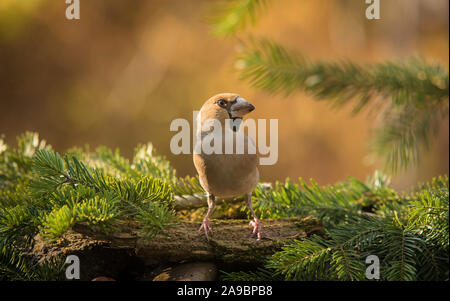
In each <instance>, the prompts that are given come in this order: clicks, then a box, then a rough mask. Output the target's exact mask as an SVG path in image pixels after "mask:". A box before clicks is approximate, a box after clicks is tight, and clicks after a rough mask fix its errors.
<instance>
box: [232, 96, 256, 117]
mask: <svg viewBox="0 0 450 301" xmlns="http://www.w3.org/2000/svg"><path fill="white" fill-rule="evenodd" d="M254 109H255V107H254V106H253V105H252V104H251V103H249V102H248V101H246V100H245V99H244V98H242V97H240V96H239V97H238V98H236V102H235V103H234V104H233V105H231V107H230V111H229V112H230V116H231V118H242V117H244V115H246V114H248V113H250V112H251V111H253V110H254Z"/></svg>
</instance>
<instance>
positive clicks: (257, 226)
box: [245, 193, 264, 240]
mask: <svg viewBox="0 0 450 301" xmlns="http://www.w3.org/2000/svg"><path fill="white" fill-rule="evenodd" d="M245 201H246V203H247V207H248V209H249V210H250V212H251V213H252V216H253V221H251V222H250V225H251V226H253V232H252V236H256V240H261V237H262V235H263V234H264V232H263V229H262V226H261V222H260V221H259V218H258V216H256V213H255V211H254V210H253V208H252V194H251V193H249V194H247V195H246V196H245Z"/></svg>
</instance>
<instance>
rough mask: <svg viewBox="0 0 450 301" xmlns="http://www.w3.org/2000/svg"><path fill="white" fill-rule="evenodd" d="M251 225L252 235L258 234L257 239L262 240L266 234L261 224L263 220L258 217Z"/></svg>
mask: <svg viewBox="0 0 450 301" xmlns="http://www.w3.org/2000/svg"><path fill="white" fill-rule="evenodd" d="M250 226H253V232H252V237H255V236H256V240H257V241H259V240H261V237H263V235H264V231H263V229H262V226H261V222H260V221H259V220H257V219H254V220H252V221H251V222H250Z"/></svg>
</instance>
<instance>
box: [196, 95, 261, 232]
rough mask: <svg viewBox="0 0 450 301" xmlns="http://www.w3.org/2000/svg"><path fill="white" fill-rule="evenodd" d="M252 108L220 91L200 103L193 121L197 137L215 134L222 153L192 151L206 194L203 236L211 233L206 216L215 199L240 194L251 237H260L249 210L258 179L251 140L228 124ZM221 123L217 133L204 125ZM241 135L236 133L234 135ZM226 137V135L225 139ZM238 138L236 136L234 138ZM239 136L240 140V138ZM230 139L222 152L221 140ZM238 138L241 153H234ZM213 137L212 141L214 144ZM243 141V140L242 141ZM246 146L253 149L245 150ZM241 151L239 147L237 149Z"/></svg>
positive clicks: (247, 148)
mask: <svg viewBox="0 0 450 301" xmlns="http://www.w3.org/2000/svg"><path fill="white" fill-rule="evenodd" d="M254 109H255V107H254V106H253V105H252V104H250V103H248V102H247V101H246V100H245V99H244V98H242V97H240V96H239V95H237V94H232V93H223V94H218V95H215V96H213V97H211V98H210V99H208V100H207V101H206V102H205V103H204V104H203V106H202V108H201V110H200V114H199V115H198V120H197V124H198V126H197V133H196V134H197V138H198V139H199V138H200V137H201V138H204V137H205V136H207V135H217V137H216V138H218V139H217V140H219V141H221V142H222V152H221V153H217V152H212V153H211V154H206V153H204V152H203V151H201V152H198V151H197V153H196V152H195V151H194V165H195V168H196V169H197V172H198V175H199V179H200V184H201V186H202V187H203V189H204V190H205V191H206V193H207V197H208V213H207V214H206V216H205V218H204V219H203V223H202V225H201V227H200V229H199V231H202V230H203V231H204V232H205V235H206V239H208V240H209V236H208V234H212V233H213V231H212V229H211V225H210V221H209V216H210V215H211V213H212V211H213V208H214V204H215V200H216V198H218V197H220V198H230V197H237V196H241V195H243V196H244V198H245V202H246V204H247V207H248V209H249V210H250V212H251V214H252V215H253V218H254V220H253V221H252V222H250V225H252V226H253V232H252V236H256V238H257V240H260V239H261V235H262V227H261V223H260V221H259V218H258V217H257V216H256V214H255V212H254V210H253V209H252V192H253V190H254V188H255V187H256V185H257V183H258V180H259V172H258V168H257V164H258V155H257V154H256V147H255V142H254V141H253V140H252V138H250V137H248V136H247V135H245V134H244V133H243V131H241V132H237V127H236V126H232V125H231V126H230V123H231V121H233V122H234V123H233V124H236V122H240V121H242V117H243V116H244V115H246V114H248V113H250V112H251V111H253V110H254ZM212 120H216V121H214V122H216V123H220V124H221V133H220V132H216V131H213V130H212V126H211V127H208V124H209V122H211V121H212ZM238 133H239V135H241V136H239V135H238ZM227 137H228V138H227ZM237 137H240V138H237ZM242 137H243V139H242ZM227 139H228V142H229V140H233V144H232V145H233V146H232V147H233V150H232V152H229V151H228V152H226V151H225V149H226V148H225V141H226V140H227ZM237 139H240V140H239V141H241V143H240V144H241V145H242V144H243V147H244V152H242V151H240V152H237V151H236V150H237V147H236V140H237ZM215 141H216V140H214V143H216V142H215ZM242 142H243V143H242ZM249 147H252V148H253V149H255V151H253V152H249V151H248V150H249ZM241 150H242V148H241Z"/></svg>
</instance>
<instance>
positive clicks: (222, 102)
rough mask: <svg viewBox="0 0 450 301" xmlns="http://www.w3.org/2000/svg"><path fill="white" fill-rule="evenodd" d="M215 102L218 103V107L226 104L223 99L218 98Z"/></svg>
mask: <svg viewBox="0 0 450 301" xmlns="http://www.w3.org/2000/svg"><path fill="white" fill-rule="evenodd" d="M217 104H218V105H219V106H220V107H222V108H225V107H226V106H227V102H226V100H225V99H219V100H218V101H217Z"/></svg>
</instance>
